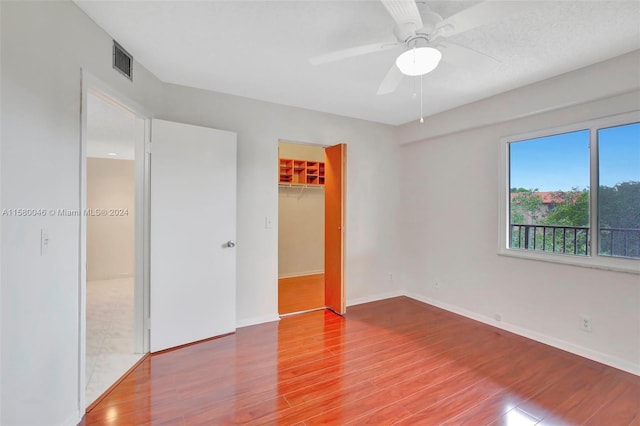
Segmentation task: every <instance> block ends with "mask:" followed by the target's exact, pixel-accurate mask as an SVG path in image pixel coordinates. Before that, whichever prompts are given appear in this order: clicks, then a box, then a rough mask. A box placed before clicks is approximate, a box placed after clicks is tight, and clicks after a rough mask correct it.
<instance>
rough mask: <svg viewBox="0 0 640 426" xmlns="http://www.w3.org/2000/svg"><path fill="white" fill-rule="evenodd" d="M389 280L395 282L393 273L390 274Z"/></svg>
mask: <svg viewBox="0 0 640 426" xmlns="http://www.w3.org/2000/svg"><path fill="white" fill-rule="evenodd" d="M388 278H389V281H393V274H392V273H391V272H389V275H388Z"/></svg>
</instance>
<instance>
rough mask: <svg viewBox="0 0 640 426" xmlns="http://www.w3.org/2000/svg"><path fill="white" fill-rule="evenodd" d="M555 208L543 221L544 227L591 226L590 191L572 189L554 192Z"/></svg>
mask: <svg viewBox="0 0 640 426" xmlns="http://www.w3.org/2000/svg"><path fill="white" fill-rule="evenodd" d="M553 198H554V200H555V207H554V208H553V209H551V210H550V212H549V214H548V215H547V217H546V218H545V219H544V220H543V221H542V224H544V225H558V226H589V191H588V190H586V189H584V190H579V189H577V188H574V189H572V190H571V191H569V192H562V191H558V192H554V193H553Z"/></svg>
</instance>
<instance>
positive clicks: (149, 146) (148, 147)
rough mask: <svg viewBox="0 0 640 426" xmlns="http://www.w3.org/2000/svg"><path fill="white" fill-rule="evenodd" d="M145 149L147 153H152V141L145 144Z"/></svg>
mask: <svg viewBox="0 0 640 426" xmlns="http://www.w3.org/2000/svg"><path fill="white" fill-rule="evenodd" d="M144 151H145V152H146V153H147V154H151V142H147V143H146V144H145V146H144Z"/></svg>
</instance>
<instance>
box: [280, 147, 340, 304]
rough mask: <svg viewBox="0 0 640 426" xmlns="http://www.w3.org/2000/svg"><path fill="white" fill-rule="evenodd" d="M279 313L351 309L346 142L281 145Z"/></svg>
mask: <svg viewBox="0 0 640 426" xmlns="http://www.w3.org/2000/svg"><path fill="white" fill-rule="evenodd" d="M278 163H279V187H278V224H279V225H278V313H279V314H280V315H290V314H293V313H299V312H306V311H310V310H317V309H324V308H329V309H331V310H333V311H335V312H336V313H339V314H344V313H345V298H344V239H345V238H344V234H345V232H344V231H345V230H344V206H345V170H344V169H345V165H346V145H344V144H339V145H336V146H333V147H324V146H320V145H313V144H303V143H296V142H288V141H280V142H279V144H278Z"/></svg>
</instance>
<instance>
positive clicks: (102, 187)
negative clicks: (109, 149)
mask: <svg viewBox="0 0 640 426" xmlns="http://www.w3.org/2000/svg"><path fill="white" fill-rule="evenodd" d="M134 174H135V162H134V161H133V160H116V159H113V158H87V208H88V209H91V210H93V211H98V210H99V209H117V210H126V212H127V213H126V214H121V215H113V216H108V215H103V216H89V217H87V280H112V279H116V278H124V277H133V267H134V265H133V263H134V257H135V256H134V239H135V238H134V237H135V234H134V231H135V226H134V218H135V210H134V207H135V176H134Z"/></svg>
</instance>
